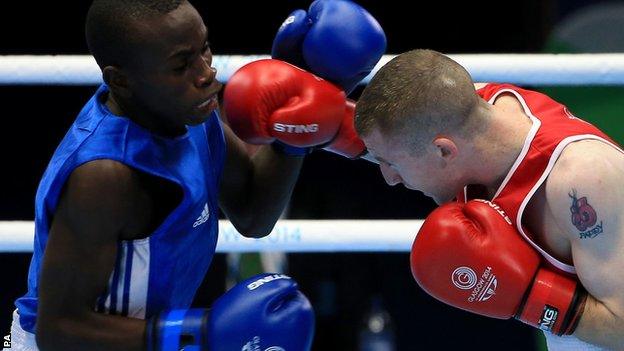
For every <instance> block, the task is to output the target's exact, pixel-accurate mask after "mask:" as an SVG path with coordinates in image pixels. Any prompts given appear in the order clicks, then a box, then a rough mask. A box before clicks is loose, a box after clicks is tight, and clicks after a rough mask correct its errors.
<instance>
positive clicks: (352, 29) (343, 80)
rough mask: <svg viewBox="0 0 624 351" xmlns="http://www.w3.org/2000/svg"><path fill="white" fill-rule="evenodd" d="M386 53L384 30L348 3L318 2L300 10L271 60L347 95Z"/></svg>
mask: <svg viewBox="0 0 624 351" xmlns="http://www.w3.org/2000/svg"><path fill="white" fill-rule="evenodd" d="M385 51H386V36H385V34H384V32H383V29H381V26H380V25H379V23H378V22H377V20H375V18H373V16H371V15H370V13H368V12H367V11H366V10H365V9H364V8H362V7H361V6H359V5H357V4H356V3H354V2H351V1H348V0H316V1H314V2H313V3H312V5H310V8H309V10H308V12H307V13H306V12H305V11H304V10H296V11H294V12H293V13H291V14H290V16H289V17H288V18H287V19H286V20H285V21H284V23H283V24H282V26H281V27H280V29H279V30H278V32H277V35H276V36H275V39H274V40H273V48H272V50H271V56H272V57H273V58H275V59H279V60H282V61H286V62H289V63H291V64H293V65H295V66H298V67H300V68H303V69H305V70H307V71H309V72H312V73H314V74H316V75H318V76H319V77H322V78H324V79H327V80H329V81H330V82H332V83H335V84H337V85H339V86H340V87H342V89H343V90H344V91H345V92H346V93H347V94H348V93H350V92H351V91H352V90H353V89H354V88H355V87H356V86H357V84H358V83H359V82H360V81H361V80H362V79H364V77H366V76H367V75H368V74H369V73H370V72H371V71H372V70H373V68H374V67H375V65H376V64H377V62H378V61H379V59H380V58H381V56H382V55H383V54H384V52H385Z"/></svg>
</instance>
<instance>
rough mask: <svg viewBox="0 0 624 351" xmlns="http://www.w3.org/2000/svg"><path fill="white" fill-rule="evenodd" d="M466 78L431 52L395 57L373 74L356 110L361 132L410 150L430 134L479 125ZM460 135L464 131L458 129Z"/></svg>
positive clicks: (476, 102) (421, 145)
mask: <svg viewBox="0 0 624 351" xmlns="http://www.w3.org/2000/svg"><path fill="white" fill-rule="evenodd" d="M478 105H479V98H478V96H477V94H476V93H475V89H474V85H473V82H472V79H471V78H470V75H469V74H468V72H467V71H466V70H465V69H464V68H463V67H462V66H461V65H459V64H458V63H457V62H455V61H453V60H451V59H450V58H448V57H447V56H445V55H443V54H441V53H439V52H436V51H432V50H413V51H409V52H406V53H403V54H401V55H398V56H397V57H395V58H394V59H392V60H391V61H390V62H388V63H387V64H386V65H385V66H383V67H382V68H381V69H380V70H379V72H377V74H376V75H375V77H373V79H372V80H371V82H370V83H369V84H368V86H367V87H366V89H364V92H363V93H362V96H361V97H360V99H359V100H358V103H357V108H356V118H355V126H356V129H357V131H358V133H359V134H360V135H361V136H367V135H369V134H370V133H371V131H372V130H373V129H378V130H379V132H381V134H383V135H385V136H389V135H392V136H393V137H394V136H396V137H399V138H402V139H403V140H402V141H403V142H404V143H405V144H406V145H409V146H411V148H412V150H413V151H414V152H415V153H420V152H421V151H422V150H423V148H424V145H425V143H427V142H428V141H429V140H432V138H433V137H435V135H436V134H440V133H448V132H472V131H473V130H474V129H475V128H482V127H483V124H484V123H485V122H484V121H479V120H477V119H478V116H477V114H475V113H473V112H474V111H475V110H476V108H477V106H478ZM464 134H465V133H464Z"/></svg>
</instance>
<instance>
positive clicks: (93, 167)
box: [36, 160, 145, 351]
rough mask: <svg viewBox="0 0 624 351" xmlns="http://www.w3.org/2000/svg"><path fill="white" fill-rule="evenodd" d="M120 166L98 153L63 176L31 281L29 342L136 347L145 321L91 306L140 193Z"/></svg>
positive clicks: (58, 347)
mask: <svg viewBox="0 0 624 351" xmlns="http://www.w3.org/2000/svg"><path fill="white" fill-rule="evenodd" d="M139 189H140V186H138V184H137V177H136V174H135V173H134V172H133V171H132V170H130V168H128V167H127V166H124V165H122V164H120V163H117V162H114V161H110V160H98V161H93V162H89V163H86V164H84V165H82V166H80V167H78V168H77V169H76V170H74V172H73V173H72V175H71V176H70V178H69V180H68V181H67V183H66V184H65V187H64V190H63V193H62V195H61V198H60V200H59V204H58V206H57V209H56V212H55V213H54V219H53V220H52V223H51V228H50V236H49V239H48V243H47V246H46V251H45V256H44V259H43V267H42V270H41V279H40V285H39V296H40V301H39V308H38V311H37V333H36V335H37V344H38V346H39V348H40V349H41V350H42V351H45V350H77V351H78V350H90V351H92V350H141V349H143V347H144V332H145V321H143V320H140V319H135V318H127V317H121V316H113V315H108V314H102V313H96V312H95V306H96V300H97V297H98V296H99V295H101V294H102V293H103V292H104V291H105V290H106V286H107V284H108V280H109V277H110V274H111V272H112V270H113V267H114V265H115V258H116V255H117V244H118V240H119V239H120V238H121V235H122V233H123V232H124V230H125V228H127V227H128V226H129V224H130V223H132V218H136V217H138V216H136V214H137V213H136V208H137V207H140V206H137V202H138V201H134V200H136V199H137V198H138V197H137V195H138V196H139V197H140V196H141V192H140V190H139Z"/></svg>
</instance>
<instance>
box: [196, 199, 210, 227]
mask: <svg viewBox="0 0 624 351" xmlns="http://www.w3.org/2000/svg"><path fill="white" fill-rule="evenodd" d="M208 218H210V211H209V210H208V203H206V204H205V205H204V209H203V210H202V213H201V215H200V216H199V217H198V218H197V220H196V221H195V223H193V228H195V227H199V226H200V225H202V224H204V223H206V221H207V220H208Z"/></svg>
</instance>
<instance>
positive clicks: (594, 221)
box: [546, 141, 624, 350]
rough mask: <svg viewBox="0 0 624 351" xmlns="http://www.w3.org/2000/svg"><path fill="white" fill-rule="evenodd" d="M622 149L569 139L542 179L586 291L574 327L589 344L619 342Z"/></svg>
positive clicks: (623, 333)
mask: <svg viewBox="0 0 624 351" xmlns="http://www.w3.org/2000/svg"><path fill="white" fill-rule="evenodd" d="M623 184H624V154H622V153H620V152H619V151H617V150H616V149H614V148H613V147H611V146H609V145H607V144H605V143H602V142H599V141H581V142H576V143H573V144H571V145H569V146H568V147H567V148H566V149H565V150H564V152H563V153H562V155H561V157H560V158H559V160H558V161H557V163H556V165H555V167H554V168H553V171H552V172H551V174H550V176H549V178H548V181H547V183H546V198H547V203H548V206H549V207H550V209H551V211H552V213H553V214H554V216H555V222H556V225H557V226H558V227H559V228H553V231H563V232H564V233H565V235H566V238H567V240H569V241H570V246H571V251H572V252H571V253H572V258H573V261H574V266H575V268H576V271H577V274H578V277H579V279H580V281H581V283H582V284H583V286H584V287H585V288H586V289H587V291H588V292H589V294H590V296H589V298H588V300H587V303H586V306H585V311H584V313H583V315H582V316H581V319H580V322H579V325H578V327H577V329H576V331H575V333H574V335H575V336H577V337H578V338H579V339H581V340H584V341H586V342H588V343H591V344H596V345H600V346H603V347H609V348H612V349H617V350H621V349H623V348H624V293H623V291H624V275H623V274H622V273H623V272H624V218H623V216H622V212H623V210H624V186H623Z"/></svg>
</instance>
